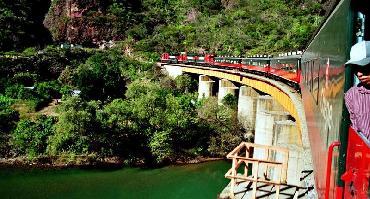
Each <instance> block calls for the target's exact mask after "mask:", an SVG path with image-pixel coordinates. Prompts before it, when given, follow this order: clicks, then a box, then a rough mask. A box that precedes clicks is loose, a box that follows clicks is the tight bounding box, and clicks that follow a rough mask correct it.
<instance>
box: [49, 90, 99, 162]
mask: <svg viewBox="0 0 370 199" xmlns="http://www.w3.org/2000/svg"><path fill="white" fill-rule="evenodd" d="M100 106H101V103H100V102H99V101H90V102H85V101H83V100H81V98H79V97H71V98H69V99H67V100H65V101H64V102H63V104H62V105H61V106H60V107H59V110H58V111H59V114H60V115H59V119H58V122H57V123H56V125H55V134H54V135H52V136H50V139H49V141H48V147H47V152H48V154H51V155H57V154H60V153H62V152H67V153H76V154H87V153H93V152H100V151H101V150H102V148H101V147H102V146H101V144H100V143H101V139H100V138H101V137H100V136H101V135H102V134H103V131H102V129H101V125H100V123H99V121H97V118H96V114H97V112H98V111H100Z"/></svg>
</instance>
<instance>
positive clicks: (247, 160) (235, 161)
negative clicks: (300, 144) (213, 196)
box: [225, 142, 289, 199]
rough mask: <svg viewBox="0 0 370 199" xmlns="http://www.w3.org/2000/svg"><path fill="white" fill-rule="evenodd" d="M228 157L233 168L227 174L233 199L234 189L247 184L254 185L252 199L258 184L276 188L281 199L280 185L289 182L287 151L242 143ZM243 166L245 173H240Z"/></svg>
mask: <svg viewBox="0 0 370 199" xmlns="http://www.w3.org/2000/svg"><path fill="white" fill-rule="evenodd" d="M257 151H258V155H257V153H256V152H257ZM261 152H263V155H262V153H261ZM257 156H260V157H257ZM261 156H262V157H261ZM226 157H227V158H228V159H232V167H231V169H230V170H229V171H228V172H227V173H226V174H225V177H226V178H229V179H231V194H232V196H231V197H234V189H235V187H236V186H237V185H238V184H240V183H243V182H247V183H252V195H251V198H252V199H255V198H256V195H257V183H264V184H268V185H273V186H275V194H276V198H279V193H280V185H284V184H286V181H287V168H288V159H289V151H288V150H287V149H285V148H281V147H275V146H265V145H259V144H253V143H248V142H242V143H241V144H240V145H239V146H237V147H236V148H235V149H234V150H233V151H231V152H230V153H229V154H228V155H227V156H226ZM243 164H244V173H238V170H239V168H240V166H242V165H243ZM242 170H243V169H242Z"/></svg>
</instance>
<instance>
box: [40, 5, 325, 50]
mask: <svg viewBox="0 0 370 199" xmlns="http://www.w3.org/2000/svg"><path fill="white" fill-rule="evenodd" d="M320 2H321V1H317V0H306V1H300V0H295V1H285V0H202V1H200V0H189V1H184V0H173V1H168V0H142V1H132V0H129V1H126V0H125V1H122V0H109V1H105V0H104V1H102V0H98V1H97V0H94V1H92V0H90V1H72V0H58V1H54V2H53V5H52V7H51V8H50V10H49V13H48V15H47V18H46V20H45V24H46V25H47V27H48V28H49V30H50V31H51V33H52V35H53V38H54V39H55V40H56V41H62V42H72V43H78V44H84V45H92V44H93V43H99V41H102V40H105V41H109V40H124V39H128V40H133V41H135V42H134V46H131V47H136V48H138V49H140V50H143V51H157V52H163V51H175V52H179V51H185V50H186V51H193V52H199V51H204V50H208V51H212V52H216V53H218V54H233V55H244V54H246V53H248V54H253V53H272V52H278V51H287V50H296V49H302V48H303V47H304V45H305V44H306V43H307V41H308V40H309V38H310V35H311V34H312V32H313V31H314V30H315V29H316V28H317V27H318V26H319V24H320V22H321V18H322V15H323V14H324V13H325V11H324V10H323V8H322V5H321V4H320ZM324 2H325V1H324ZM68 5H69V6H72V7H73V9H72V10H73V11H72V12H69V11H70V10H71V7H68Z"/></svg>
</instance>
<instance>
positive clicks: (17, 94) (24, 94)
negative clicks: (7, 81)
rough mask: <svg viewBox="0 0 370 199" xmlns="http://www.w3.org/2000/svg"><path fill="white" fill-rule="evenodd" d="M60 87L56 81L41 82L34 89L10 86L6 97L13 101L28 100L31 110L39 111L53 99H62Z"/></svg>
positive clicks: (16, 85) (6, 91)
mask: <svg viewBox="0 0 370 199" xmlns="http://www.w3.org/2000/svg"><path fill="white" fill-rule="evenodd" d="M59 90H60V85H59V83H58V82H56V81H50V82H39V83H36V84H35V85H34V87H25V86H23V85H21V84H14V85H11V86H8V87H7V88H6V90H5V95H6V96H8V97H10V98H13V99H22V100H28V106H29V108H30V109H31V110H34V111H36V110H39V109H40V108H42V107H44V106H46V105H47V104H48V103H49V102H50V101H51V100H52V99H53V98H60V96H61V95H60V93H59Z"/></svg>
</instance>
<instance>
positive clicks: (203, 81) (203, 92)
mask: <svg viewBox="0 0 370 199" xmlns="http://www.w3.org/2000/svg"><path fill="white" fill-rule="evenodd" d="M214 83H215V81H213V80H212V79H211V78H210V77H208V76H207V75H200V76H199V87H198V100H201V99H203V98H206V99H207V98H209V97H210V96H212V92H213V84H214Z"/></svg>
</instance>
